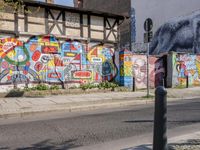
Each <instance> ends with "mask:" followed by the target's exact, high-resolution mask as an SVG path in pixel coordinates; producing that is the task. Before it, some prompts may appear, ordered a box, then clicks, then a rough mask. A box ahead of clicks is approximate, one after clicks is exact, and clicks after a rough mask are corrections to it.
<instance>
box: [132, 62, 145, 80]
mask: <svg viewBox="0 0 200 150" xmlns="http://www.w3.org/2000/svg"><path fill="white" fill-rule="evenodd" d="M133 73H134V76H135V80H136V81H137V82H144V80H145V78H146V63H145V60H143V59H140V58H139V59H137V60H135V62H134V64H133Z"/></svg>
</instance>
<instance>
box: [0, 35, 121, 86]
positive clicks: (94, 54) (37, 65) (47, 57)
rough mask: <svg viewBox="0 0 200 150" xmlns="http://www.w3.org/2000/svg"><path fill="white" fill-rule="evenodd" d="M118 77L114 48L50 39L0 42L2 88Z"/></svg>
mask: <svg viewBox="0 0 200 150" xmlns="http://www.w3.org/2000/svg"><path fill="white" fill-rule="evenodd" d="M116 74H117V67H116V65H115V64H114V49H113V47H108V46H103V45H99V44H97V43H89V44H83V43H81V42H78V41H69V40H68V41H65V42H64V43H60V42H59V41H58V40H57V39H56V38H55V37H54V36H49V35H44V36H34V37H32V38H30V39H29V40H28V41H27V42H25V43H23V42H21V41H18V40H17V39H15V38H5V39H1V40H0V84H13V83H41V82H44V83H61V82H62V83H87V82H101V81H104V80H108V81H111V80H113V79H114V77H115V76H116Z"/></svg>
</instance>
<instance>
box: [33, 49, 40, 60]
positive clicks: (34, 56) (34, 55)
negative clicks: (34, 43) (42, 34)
mask: <svg viewBox="0 0 200 150" xmlns="http://www.w3.org/2000/svg"><path fill="white" fill-rule="evenodd" d="M40 56H41V53H40V51H35V52H34V53H33V56H32V60H33V61H38V59H39V58H40Z"/></svg>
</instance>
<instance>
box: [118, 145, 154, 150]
mask: <svg viewBox="0 0 200 150" xmlns="http://www.w3.org/2000/svg"><path fill="white" fill-rule="evenodd" d="M149 147H152V145H140V146H137V147H129V148H125V149H121V150H152V149H151V148H149Z"/></svg>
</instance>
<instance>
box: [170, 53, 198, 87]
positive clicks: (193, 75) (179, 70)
mask: <svg viewBox="0 0 200 150" xmlns="http://www.w3.org/2000/svg"><path fill="white" fill-rule="evenodd" d="M174 56H175V59H174V61H175V62H174V63H173V64H174V73H173V77H174V79H175V86H180V87H185V86H186V80H187V77H188V81H189V85H190V86H199V85H200V56H199V55H191V54H174Z"/></svg>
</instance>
